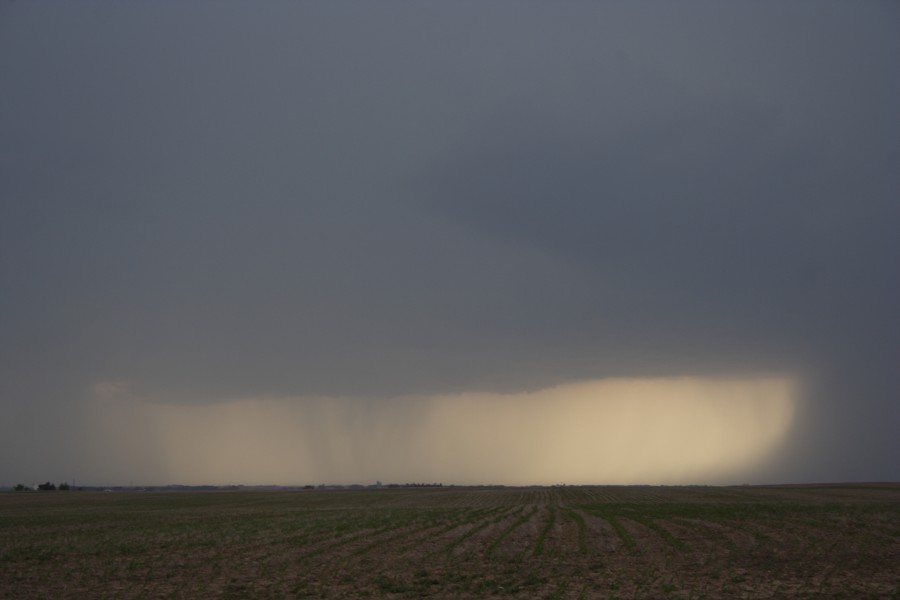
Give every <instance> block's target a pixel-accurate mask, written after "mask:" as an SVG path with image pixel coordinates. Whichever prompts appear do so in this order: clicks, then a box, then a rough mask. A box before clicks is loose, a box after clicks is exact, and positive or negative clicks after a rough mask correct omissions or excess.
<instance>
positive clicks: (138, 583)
mask: <svg viewBox="0 0 900 600" xmlns="http://www.w3.org/2000/svg"><path fill="white" fill-rule="evenodd" d="M366 596H369V597H389V598H418V597H435V598H482V597H498V598H505V597H509V598H571V599H575V598H665V597H669V598H739V597H746V598H770V597H771V598H783V597H810V598H812V597H815V598H820V597H843V598H897V597H898V596H900V484H867V485H810V486H778V487H746V486H745V487H562V488H457V487H444V488H399V489H377V490H375V489H372V490H304V491H276V492H264V491H221V492H204V493H194V492H154V493H101V492H74V491H70V492H26V493H23V492H18V493H14V492H8V493H2V494H0V598H15V599H30V598H357V597H366Z"/></svg>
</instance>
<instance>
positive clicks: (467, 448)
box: [92, 377, 797, 484]
mask: <svg viewBox="0 0 900 600" xmlns="http://www.w3.org/2000/svg"><path fill="white" fill-rule="evenodd" d="M94 392H95V402H94V403H93V404H92V407H93V409H94V410H93V411H92V419H93V421H94V422H95V423H96V424H97V425H98V427H97V428H95V429H94V431H93V432H92V433H93V436H92V437H93V440H94V441H95V443H96V449H97V455H98V456H97V457H96V458H97V459H98V460H100V461H101V462H103V464H104V465H105V469H106V473H107V474H108V477H107V478H108V479H109V478H111V479H119V480H126V479H134V478H135V477H136V476H139V475H140V474H145V475H144V477H146V478H147V479H148V480H147V481H144V483H148V484H150V483H191V484H199V483H245V484H263V483H279V484H299V483H319V482H334V483H354V482H358V483H372V482H374V481H376V480H381V481H384V482H388V481H396V482H409V481H418V482H432V481H441V482H444V483H461V484H466V483H504V484H551V483H563V482H564V483H570V484H578V483H611V484H620V483H705V482H715V481H720V480H723V479H727V478H730V477H731V478H733V477H739V476H740V473H741V472H742V471H743V470H745V469H747V468H751V467H754V466H757V465H758V464H760V463H761V462H762V461H764V460H766V459H767V458H770V457H771V454H772V453H773V452H774V451H775V450H777V448H778V446H779V444H780V442H781V441H782V440H783V439H784V437H785V436H786V434H787V433H788V431H789V429H790V426H791V422H792V420H793V417H794V414H795V411H796V408H797V406H796V404H797V386H796V385H795V383H794V381H793V380H792V379H791V378H787V377H753V378H732V379H723V378H717V379H711V378H694V377H680V378H656V379H605V380H597V381H589V382H581V383H577V384H570V385H563V386H559V387H555V388H551V389H546V390H541V391H538V392H532V393H522V394H464V395H455V396H434V397H427V398H402V399H393V400H378V401H375V400H360V399H334V398H328V399H323V398H314V399H310V398H278V399H272V398H246V399H240V400H233V401H227V402H221V403H217V404H211V405H202V406H174V405H166V404H155V403H152V402H147V401H144V400H141V399H137V398H134V397H132V396H130V395H129V394H128V392H127V387H126V386H124V385H123V384H117V383H109V382H103V383H99V384H97V385H96V386H95V388H94ZM135 474H138V475H135Z"/></svg>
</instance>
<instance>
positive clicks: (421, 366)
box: [0, 1, 900, 484]
mask: <svg viewBox="0 0 900 600" xmlns="http://www.w3.org/2000/svg"><path fill="white" fill-rule="evenodd" d="M898 106H900V5H898V4H897V3H895V2H854V3H849V2H812V1H809V2H753V3H749V2H748V3H722V2H680V3H664V2H637V3H631V2H629V3H625V2H590V3H582V2H577V3H576V2H571V3H568V2H554V3H531V2H490V3H458V2H443V3H440V2H429V3H421V2H383V3H376V4H371V3H333V2H321V3H313V2H303V3H299V2H266V3H252V4H251V3H249V2H247V3H235V2H198V1H190V2H180V3H155V2H121V3H120V2H115V3H114V2H107V3H93V2H79V3H52V2H43V3H41V2H38V3H35V2H3V3H2V4H0V410H2V415H3V418H2V419H0V423H2V424H0V429H2V431H0V483H6V484H10V483H14V482H15V481H18V480H23V481H30V480H32V479H42V480H43V479H46V478H56V479H65V478H69V477H70V476H73V475H74V474H76V473H78V474H83V475H80V476H81V477H82V478H83V479H93V480H94V481H103V480H106V479H108V478H110V477H113V478H114V477H118V476H120V475H119V473H120V471H115V470H114V469H113V470H105V469H107V467H105V466H103V465H104V464H103V463H102V461H100V462H97V459H96V453H95V452H94V453H92V452H89V451H87V450H85V445H84V439H85V435H86V434H85V432H91V431H93V428H94V427H95V426H96V424H95V423H94V419H96V414H93V413H90V411H86V410H85V409H84V407H85V406H86V403H89V402H90V401H91V395H92V394H95V393H96V390H97V389H100V388H98V385H99V386H101V387H102V386H103V385H106V387H103V389H107V390H109V389H113V387H114V388H115V389H118V390H127V394H128V396H129V397H130V398H140V399H141V402H145V403H150V404H168V405H190V406H200V405H212V404H216V403H220V402H223V401H225V400H228V399H235V398H258V397H282V398H286V397H296V398H304V397H322V396H327V397H341V398H348V399H351V400H350V401H352V402H354V403H357V406H359V407H361V408H360V410H364V411H365V412H364V413H363V414H366V415H377V414H378V413H379V411H380V410H382V407H389V409H388V408H384V410H385V411H389V412H390V415H391V419H395V420H402V418H403V416H402V415H403V414H407V412H405V411H401V410H400V409H398V408H397V404H396V400H395V399H396V398H410V397H416V396H422V397H425V396H433V395H453V394H461V393H490V392H495V393H496V392H502V393H509V394H512V393H519V392H525V391H534V390H540V389H546V388H550V387H552V386H556V385H563V384H567V383H571V382H576V381H584V380H594V379H600V378H620V377H630V378H654V377H671V376H749V375H753V374H757V373H773V372H777V373H790V374H792V375H794V376H796V377H798V378H799V379H800V380H801V381H802V382H803V386H804V399H803V402H802V403H801V408H800V414H799V415H798V417H797V419H796V421H795V424H794V425H793V427H792V429H791V432H790V437H789V440H788V441H787V443H786V444H785V446H784V448H783V449H782V450H781V453H780V454H779V455H778V456H777V457H775V458H774V459H773V460H771V461H770V462H769V463H767V464H766V465H765V466H764V468H761V470H759V471H755V472H753V473H748V474H747V476H748V477H749V476H753V477H756V478H758V479H760V480H785V481H810V480H850V479H856V480H859V479H893V480H897V479H900V463H898V462H897V460H896V457H897V456H900V441H898V440H900V436H897V435H896V431H897V427H898V425H900V315H898V310H900V309H898V307H900V268H898V262H900V235H898V234H897V230H898V226H900V200H898V199H900V117H898V115H900V113H898V109H897V107H898ZM103 382H106V383H105V384H104V383H103ZM109 382H115V384H114V386H113V387H110V385H112V384H110V383H109ZM116 386H117V387H116ZM92 390H93V391H92ZM123 393H124V392H123ZM297 402H302V400H297ZM415 412H416V411H415V410H414V409H413V408H410V409H409V411H408V413H409V414H415ZM475 412H476V413H477V411H475ZM354 418H355V419H358V418H359V417H354ZM373 418H374V417H373ZM410 418H411V417H410ZM473 418H477V414H476V415H473ZM362 421H363V422H364V421H365V419H362ZM354 423H356V421H354ZM411 423H412V422H411ZM332 425H333V426H336V427H338V430H336V431H340V432H342V433H340V435H350V432H356V434H358V435H360V436H362V438H361V439H368V438H366V437H365V434H364V433H360V429H359V428H362V429H365V425H359V424H354V425H353V427H349V426H348V427H345V428H344V429H341V426H340V424H339V425H334V424H333V423H332ZM412 426H414V423H412V424H411V425H410V427H412ZM311 427H312V426H311ZM98 435H99V434H98ZM110 443H112V442H110ZM142 456H143V455H142ZM123 461H124V462H123V465H120V467H121V469H127V470H128V472H129V473H130V474H132V475H131V476H132V478H133V479H135V480H140V479H141V478H142V477H144V478H152V477H154V476H156V475H152V474H150V473H151V471H147V474H144V473H143V472H142V471H141V467H140V465H143V464H145V463H146V464H150V463H152V461H151V460H150V459H148V458H146V457H144V458H141V459H140V460H138V459H135V461H134V465H138V466H133V465H131V463H128V461H127V460H125V459H123ZM141 461H144V462H141ZM147 468H148V469H149V468H150V467H147ZM153 473H155V472H153ZM741 476H742V474H741V473H738V474H734V477H736V478H740V477H741ZM14 480H15V481H14Z"/></svg>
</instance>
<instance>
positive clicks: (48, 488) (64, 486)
mask: <svg viewBox="0 0 900 600" xmlns="http://www.w3.org/2000/svg"><path fill="white" fill-rule="evenodd" d="M69 489H70V488H69V484H68V483H66V482H65V481H64V482H62V483H61V484H59V485H58V486H57V485H56V484H55V483H50V482H49V481H48V482H46V483H42V484H40V485H38V486H37V490H38V491H39V492H55V491H57V490H59V491H61V492H67V491H69ZM13 490H15V491H17V492H30V491H31V488H30V487H28V486H26V485H22V484H21V483H17V484H16V486H15V487H14V488H13Z"/></svg>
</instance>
